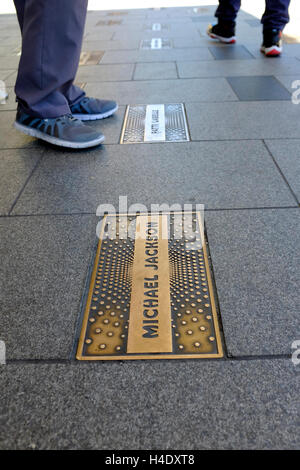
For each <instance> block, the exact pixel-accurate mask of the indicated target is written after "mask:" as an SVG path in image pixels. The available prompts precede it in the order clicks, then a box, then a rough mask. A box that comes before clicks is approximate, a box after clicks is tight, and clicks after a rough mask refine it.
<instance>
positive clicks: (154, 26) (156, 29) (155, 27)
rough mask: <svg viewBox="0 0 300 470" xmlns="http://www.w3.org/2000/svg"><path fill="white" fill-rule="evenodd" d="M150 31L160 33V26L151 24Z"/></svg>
mask: <svg viewBox="0 0 300 470" xmlns="http://www.w3.org/2000/svg"><path fill="white" fill-rule="evenodd" d="M152 31H161V24H160V23H153V25H152Z"/></svg>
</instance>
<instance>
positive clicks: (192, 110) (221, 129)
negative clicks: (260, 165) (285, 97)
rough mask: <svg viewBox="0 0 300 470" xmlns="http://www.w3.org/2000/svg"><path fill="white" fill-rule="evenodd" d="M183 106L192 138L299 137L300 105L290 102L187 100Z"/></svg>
mask: <svg viewBox="0 0 300 470" xmlns="http://www.w3.org/2000/svg"><path fill="white" fill-rule="evenodd" d="M186 110H187V116H188V120H189V125H190V131H191V136H192V139H193V140H228V139H229V140H231V139H232V140H235V139H277V138H281V139H284V138H298V137H299V132H300V120H299V111H300V109H299V106H298V107H297V106H295V105H293V104H292V102H287V101H276V102H274V101H268V102H259V101H257V102H231V103H207V104H202V103H187V105H186ZM278 116H284V119H281V120H280V126H278V119H277V118H278Z"/></svg>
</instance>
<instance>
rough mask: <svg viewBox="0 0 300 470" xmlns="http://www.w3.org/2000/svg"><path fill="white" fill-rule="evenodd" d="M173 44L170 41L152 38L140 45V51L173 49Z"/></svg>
mask: <svg viewBox="0 0 300 470" xmlns="http://www.w3.org/2000/svg"><path fill="white" fill-rule="evenodd" d="M171 47H172V42H171V40H170V39H164V38H152V39H143V40H142V41H141V44H140V49H151V50H159V49H171Z"/></svg>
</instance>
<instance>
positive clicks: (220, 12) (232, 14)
mask: <svg viewBox="0 0 300 470" xmlns="http://www.w3.org/2000/svg"><path fill="white" fill-rule="evenodd" d="M240 8H241V0H219V6H218V8H217V10H216V13H215V16H216V17H217V18H218V20H219V21H221V22H222V21H223V22H224V21H226V22H232V21H235V19H236V16H237V14H238V12H239V9H240Z"/></svg>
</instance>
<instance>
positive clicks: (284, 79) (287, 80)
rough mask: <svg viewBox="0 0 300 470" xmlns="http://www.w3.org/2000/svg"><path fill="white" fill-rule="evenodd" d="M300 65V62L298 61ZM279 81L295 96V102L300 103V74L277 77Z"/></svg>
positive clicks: (286, 74)
mask: <svg viewBox="0 0 300 470" xmlns="http://www.w3.org/2000/svg"><path fill="white" fill-rule="evenodd" d="M296 60H297V59H296ZM298 62H299V63H300V60H299V61H298ZM276 78H277V80H279V82H280V83H282V85H283V86H285V88H286V89H287V90H288V91H289V92H290V93H292V94H294V95H295V100H296V101H297V102H298V101H299V96H300V93H299V91H298V90H299V88H300V73H299V74H298V75H296V74H295V73H294V74H291V75H288V73H285V74H284V75H276Z"/></svg>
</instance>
